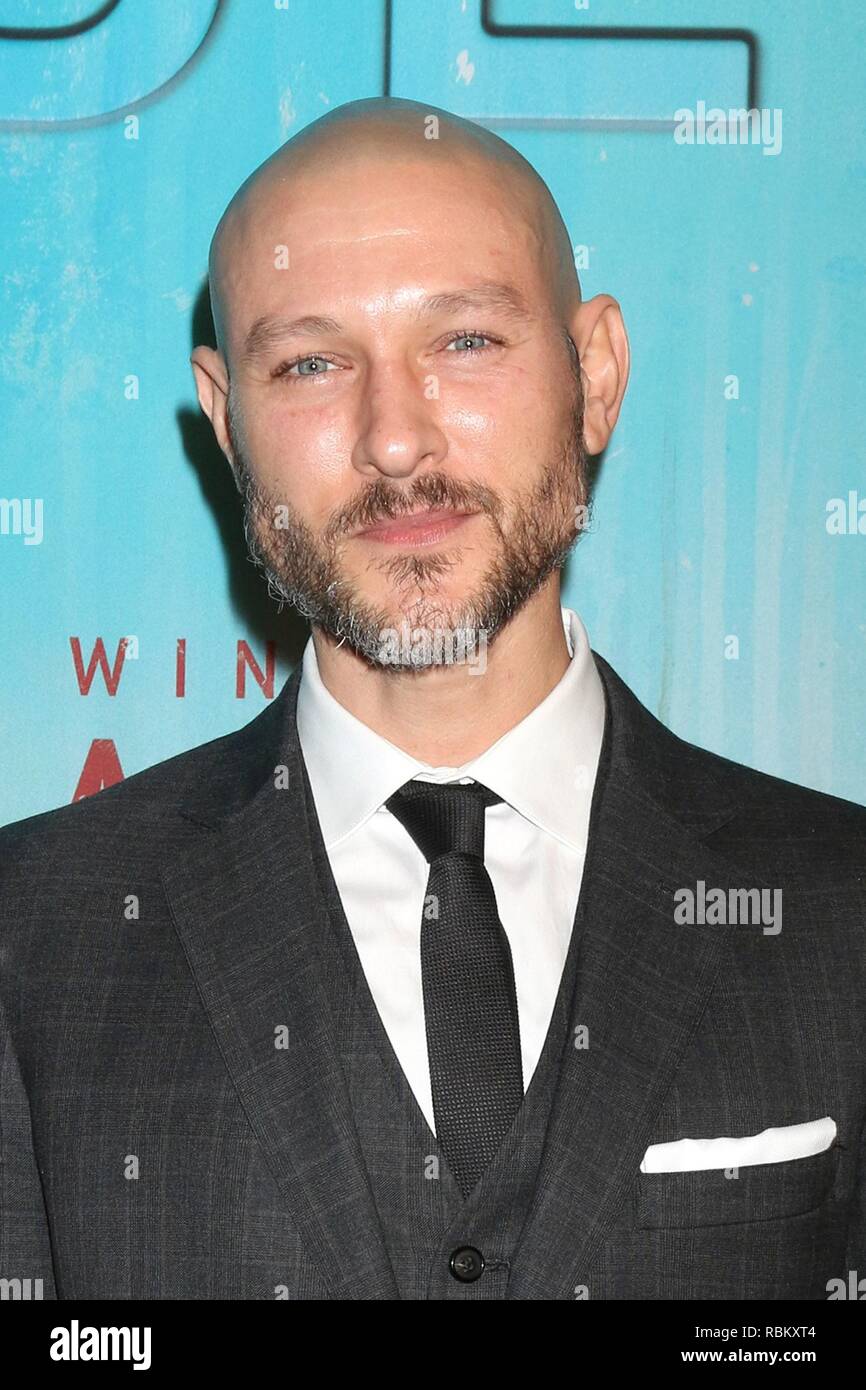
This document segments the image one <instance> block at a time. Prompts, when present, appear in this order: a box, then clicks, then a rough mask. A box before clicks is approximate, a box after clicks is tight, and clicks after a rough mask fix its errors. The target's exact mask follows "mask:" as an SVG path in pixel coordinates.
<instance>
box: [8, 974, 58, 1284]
mask: <svg viewBox="0 0 866 1390" xmlns="http://www.w3.org/2000/svg"><path fill="white" fill-rule="evenodd" d="M0 1280H5V1281H7V1282H5V1283H3V1284H0V1291H2V1296H3V1297H4V1298H5V1299H10V1298H11V1299H15V1298H30V1299H40V1298H41V1299H56V1298H57V1290H56V1286H55V1281H54V1267H53V1264H52V1259H51V1243H50V1239H49V1232H48V1217H47V1213H46V1210H45V1201H44V1197H43V1193H42V1182H41V1179H40V1176H39V1167H38V1164H37V1161H36V1153H35V1150H34V1146H33V1130H32V1125H31V1120H30V1103H29V1100H28V1098H27V1093H26V1091H25V1089H24V1082H23V1078H22V1076H21V1069H20V1067H19V1065H18V1058H17V1056H16V1054H15V1048H14V1045H13V1039H12V1035H11V1033H10V1031H9V1028H8V1025H7V1020H6V1015H5V1012H4V1010H3V1005H2V1001H0ZM27 1281H29V1283H28V1282H27ZM36 1281H41V1283H37V1282H36Z"/></svg>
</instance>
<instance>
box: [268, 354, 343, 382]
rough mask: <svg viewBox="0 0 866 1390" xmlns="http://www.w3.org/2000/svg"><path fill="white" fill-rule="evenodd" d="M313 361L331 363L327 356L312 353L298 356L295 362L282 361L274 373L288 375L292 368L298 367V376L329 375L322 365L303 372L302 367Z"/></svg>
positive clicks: (278, 375) (277, 375)
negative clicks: (306, 355)
mask: <svg viewBox="0 0 866 1390" xmlns="http://www.w3.org/2000/svg"><path fill="white" fill-rule="evenodd" d="M313 362H324V363H326V364H327V365H328V366H330V365H331V363H330V362H329V360H328V358H327V357H320V356H319V354H318V353H311V354H310V356H309V357H296V358H295V360H294V362H283V363H281V364H280V366H279V367H277V370H276V371H275V372H274V373H273V375H274V376H275V377H281V376H288V375H289V374H290V372H291V371H292V368H293V367H297V368H298V372H297V376H327V372H326V371H324V370H323V369H322V368H321V367H317V368H316V369H315V370H313V371H309V372H303V371H301V370H300V369H301V367H308V366H310V365H311V364H312V363H313Z"/></svg>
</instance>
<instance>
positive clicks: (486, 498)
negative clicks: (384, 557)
mask: <svg viewBox="0 0 866 1390" xmlns="http://www.w3.org/2000/svg"><path fill="white" fill-rule="evenodd" d="M434 507H435V508H438V509H444V508H450V509H451V510H452V511H483V512H487V513H488V514H489V515H491V516H492V517H493V518H494V520H495V519H496V518H497V517H498V516H499V513H500V511H501V508H502V504H501V502H500V500H499V497H498V495H497V494H496V493H495V492H494V491H493V489H492V488H489V487H486V486H485V485H484V484H483V483H461V482H458V481H457V480H456V479H454V478H449V477H448V476H447V475H446V474H444V473H425V474H422V476H421V477H419V478H416V479H415V481H414V483H413V484H412V486H411V487H409V488H407V489H406V490H405V491H403V490H402V489H395V488H393V487H392V486H391V484H389V483H387V482H386V481H385V479H384V478H377V479H376V480H375V482H373V483H371V485H370V486H369V488H367V489H366V490H365V491H364V492H363V493H362V494H361V496H360V497H358V498H356V499H355V500H354V501H353V502H350V503H349V504H348V505H347V506H346V507H343V508H341V509H340V511H339V512H338V513H337V514H336V515H335V516H334V517H332V519H331V521H330V522H329V523H328V525H327V527H326V528H325V540H327V541H332V540H338V539H339V538H340V536H342V535H345V534H348V533H349V532H351V531H355V530H357V529H358V528H360V527H367V526H374V525H375V524H376V523H377V522H379V521H393V520H396V519H397V518H399V517H401V516H405V515H406V513H407V512H412V511H416V510H418V509H420V508H431V509H432V508H434Z"/></svg>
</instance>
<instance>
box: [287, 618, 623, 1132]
mask: <svg viewBox="0 0 866 1390" xmlns="http://www.w3.org/2000/svg"><path fill="white" fill-rule="evenodd" d="M561 611H562V621H563V627H564V629H565V635H566V640H567V642H568V649H569V654H570V656H571V660H570V662H569V665H568V668H567V670H566V671H565V673H564V675H563V676H562V678H561V680H560V681H559V683H558V684H557V685H556V686H555V687H554V689H553V690H551V691H550V693H549V694H548V695H547V696H546V698H545V699H544V700H542V702H541V704H539V705H536V707H535V709H533V710H531V711H530V713H529V714H527V715H526V717H525V718H524V719H522V720H521V721H520V722H519V723H518V724H516V725H515V726H514V728H513V729H510V730H509V731H508V733H506V734H503V736H502V737H501V738H500V739H498V740H497V741H496V742H495V743H494V744H492V745H491V747H490V748H488V749H486V751H485V752H483V753H481V754H480V755H479V756H478V757H477V758H473V759H472V760H471V761H470V762H468V763H464V764H463V766H462V767H435V768H434V767H430V766H429V765H428V764H426V763H423V762H421V761H419V760H418V759H417V758H413V757H412V756H410V754H408V753H406V752H404V751H403V750H402V749H401V748H398V747H396V746H395V745H394V744H393V743H391V742H389V740H388V739H385V738H383V737H382V736H381V735H380V734H377V733H375V732H374V731H373V730H372V729H370V728H368V726H367V725H366V724H363V723H362V722H361V720H359V719H356V718H355V716H354V715H353V714H350V713H349V711H348V710H347V709H345V708H344V707H343V706H342V705H341V704H340V703H339V702H338V701H337V700H335V699H334V697H333V695H331V693H330V692H329V691H328V690H327V689H326V687H325V685H324V683H323V682H322V678H321V676H320V674H319V668H318V662H317V661H316V651H315V647H314V645H313V640H312V638H310V640H309V641H308V643H307V646H306V648H305V650H304V655H303V669H302V672H301V683H300V688H299V690H298V706H297V720H298V737H299V740H300V744H301V751H302V753H303V758H304V763H305V765H306V768H307V773H308V776H309V779H310V786H311V788H312V792H313V798H314V801H315V805H316V812H317V814H318V818H319V824H320V827H321V832H322V839H323V841H324V844H325V848H326V850H327V853H328V858H329V860H330V864H331V870H332V872H333V875H334V881H335V883H336V885H337V889H338V891H339V894H340V898H341V900H342V903H343V909H344V911H345V914H346V919H347V921H348V923H349V928H350V930H351V932H352V936H353V938H354V941H355V947H356V949H357V952H358V956H359V958H360V961H361V965H362V968H363V971H364V974H365V976H366V979H367V983H368V985H369V987H370V992H371V994H372V996H373V1000H374V1002H375V1005H376V1008H377V1009H378V1011H379V1015H380V1017H381V1019H382V1023H383V1025H384V1027H385V1031H386V1032H387V1034H388V1037H389V1039H390V1041H391V1045H392V1047H393V1049H394V1052H395V1053H396V1055H397V1059H398V1061H399V1063H400V1065H401V1067H402V1068H403V1071H404V1073H405V1076H406V1079H407V1081H408V1082H409V1085H410V1086H411V1088H412V1091H413V1093H414V1095H415V1098H416V1100H417V1102H418V1105H419V1106H420V1108H421V1111H422V1112H423V1114H424V1116H425V1118H426V1120H427V1123H428V1124H429V1126H430V1128H431V1130H434V1132H435V1126H434V1117H433V1099H432V1093H431V1088H430V1071H429V1067H428V1062H427V1037H426V1033H425V1028H424V1000H423V993H422V988H421V922H422V915H423V907H424V895H425V890H426V887H427V877H428V873H429V865H428V863H427V861H426V859H425V858H424V856H423V854H422V853H421V851H420V849H418V847H417V845H416V844H415V842H414V841H413V840H412V838H411V836H410V835H409V833H408V831H407V830H406V829H405V828H404V826H403V825H402V824H401V823H400V821H398V820H397V818H396V817H395V816H393V815H392V814H391V812H390V811H389V810H388V809H387V807H386V806H385V805H384V803H385V801H387V799H388V797H389V796H391V795H392V794H393V793H394V792H395V791H397V789H398V788H399V787H402V785H403V783H404V782H408V781H409V780H410V778H413V777H418V778H419V779H420V780H422V781H431V782H455V781H470V780H471V781H478V782H482V783H483V784H484V785H485V786H486V787H489V788H490V790H491V791H493V792H495V793H496V795H497V796H500V797H502V798H503V800H502V802H501V803H500V804H498V805H496V806H492V807H489V808H488V810H487V812H486V821H485V847H484V863H485V866H486V868H487V871H488V873H489V875H490V878H491V881H492V883H493V889H494V892H495V894H496V902H497V906H498V908H499V918H500V921H501V922H502V925H503V928H504V929H505V933H506V935H507V937H508V941H509V945H510V947H511V955H512V960H513V963H514V979H515V987H516V991H517V1011H518V1017H519V1021H520V1045H521V1054H522V1062H523V1086H524V1090H526V1088H527V1087H528V1086H529V1083H530V1080H531V1079H532V1074H533V1072H534V1071H535V1067H536V1065H537V1063H538V1059H539V1057H540V1055H541V1050H542V1047H543V1046H544V1041H545V1038H546V1036H547V1031H548V1028H549V1026H550V1019H551V1015H552V1013H553V1006H554V1003H555V1002H556V996H557V992H558V990H559V984H560V979H561V976H562V971H563V967H564V965H565V958H566V955H567V952H568V945H569V941H570V939H571V931H572V926H573V924H574V916H575V912H576V910H577V901H578V897H579V895H580V885H581V879H582V876H583V865H584V859H585V856H586V843H587V832H588V828H589V811H590V804H591V802H592V794H593V788H594V785H595V776H596V770H597V767H598V759H599V754H600V752H601V744H602V737H603V734H604V719H605V700H604V688H603V686H602V683H601V678H600V676H599V674H598V670H597V668H596V665H595V661H594V660H593V657H592V652H591V651H590V646H589V640H588V638H587V634H586V630H585V628H584V626H583V624H582V622H581V621H580V618H579V617H578V616H577V614H576V613H574V612H572V610H571V609H568V608H563V609H562V610H561ZM478 679H481V680H483V676H480V677H478Z"/></svg>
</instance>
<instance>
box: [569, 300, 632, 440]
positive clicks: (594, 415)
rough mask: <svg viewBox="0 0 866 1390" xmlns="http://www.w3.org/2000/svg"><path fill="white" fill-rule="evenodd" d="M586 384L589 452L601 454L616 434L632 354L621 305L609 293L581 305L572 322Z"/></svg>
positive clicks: (586, 432) (586, 422)
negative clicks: (615, 427)
mask: <svg viewBox="0 0 866 1390" xmlns="http://www.w3.org/2000/svg"><path fill="white" fill-rule="evenodd" d="M571 336H572V338H573V339H574V344H575V347H576V348H577V352H578V356H579V358H580V375H581V384H582V386H583V437H584V442H585V444H586V450H587V453H588V454H589V455H590V456H591V457H594V456H595V455H596V454H600V453H601V451H602V449H604V448H605V446H606V445H607V443H608V440H609V439H610V437H611V435H612V434H613V429H614V425H615V424H616V422H617V419H618V418H619V412H620V406H621V405H622V398H623V396H624V395H625V388H626V384H627V382H628V371H629V362H630V360H631V359H630V353H629V346H628V337H627V335H626V331H625V324H624V323H623V320H622V313H621V311H620V307H619V305H618V304H617V302H616V300H615V299H612V298H611V296H610V295H609V294H597V295H596V296H595V297H594V298H593V299H588V300H587V301H586V303H585V304H581V306H580V308H579V309H578V310H577V313H576V314H575V315H574V319H573V321H572V325H571Z"/></svg>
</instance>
